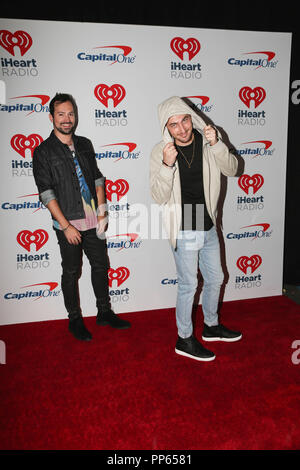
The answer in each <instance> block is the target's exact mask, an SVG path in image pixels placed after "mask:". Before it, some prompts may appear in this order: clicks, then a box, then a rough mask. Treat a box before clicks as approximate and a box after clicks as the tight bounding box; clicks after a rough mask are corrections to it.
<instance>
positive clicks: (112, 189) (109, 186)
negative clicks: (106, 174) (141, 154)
mask: <svg viewBox="0 0 300 470" xmlns="http://www.w3.org/2000/svg"><path fill="white" fill-rule="evenodd" d="M105 189H106V196H107V199H109V201H111V200H112V195H113V194H116V195H117V201H119V200H120V199H121V198H122V197H123V196H125V194H126V193H127V192H128V190H129V184H128V182H127V181H126V180H124V179H118V180H116V181H111V180H106V182H105Z"/></svg>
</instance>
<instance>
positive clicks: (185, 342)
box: [175, 335, 216, 361]
mask: <svg viewBox="0 0 300 470" xmlns="http://www.w3.org/2000/svg"><path fill="white" fill-rule="evenodd" d="M175 352H176V353H177V354H180V355H181V356H186V357H191V358H192V359H195V360H196V361H213V360H214V359H215V357H216V356H215V355H214V353H213V352H211V351H208V349H205V348H204V347H203V346H202V344H200V343H199V341H198V340H197V339H196V338H195V337H194V336H193V335H192V336H190V337H189V338H180V336H178V339H177V343H176V346H175Z"/></svg>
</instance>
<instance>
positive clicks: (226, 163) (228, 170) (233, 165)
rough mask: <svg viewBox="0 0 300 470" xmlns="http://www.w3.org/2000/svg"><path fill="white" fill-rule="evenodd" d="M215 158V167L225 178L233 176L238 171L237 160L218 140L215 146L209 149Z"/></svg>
mask: <svg viewBox="0 0 300 470" xmlns="http://www.w3.org/2000/svg"><path fill="white" fill-rule="evenodd" d="M209 150H210V152H212V153H213V155H214V157H215V162H216V165H217V166H218V167H219V169H220V171H221V173H223V175H225V176H235V175H236V172H237V169H238V160H237V158H236V157H235V156H234V155H233V153H231V152H230V150H229V149H228V147H227V145H226V144H224V142H223V141H222V140H219V141H218V142H217V143H216V144H215V145H212V146H210V147H209Z"/></svg>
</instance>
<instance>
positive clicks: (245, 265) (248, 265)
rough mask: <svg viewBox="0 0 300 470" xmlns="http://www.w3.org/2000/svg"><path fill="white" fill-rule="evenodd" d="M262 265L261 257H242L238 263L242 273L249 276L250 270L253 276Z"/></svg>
mask: <svg viewBox="0 0 300 470" xmlns="http://www.w3.org/2000/svg"><path fill="white" fill-rule="evenodd" d="M261 263H262V259H261V256H259V255H252V256H250V258H249V257H248V256H240V258H239V259H238V260H237V262H236V265H237V267H238V268H239V269H240V270H241V271H243V273H244V274H247V270H248V269H250V271H251V274H252V273H254V271H256V270H257V268H258V267H259V266H260V265H261Z"/></svg>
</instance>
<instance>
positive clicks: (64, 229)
mask: <svg viewBox="0 0 300 470" xmlns="http://www.w3.org/2000/svg"><path fill="white" fill-rule="evenodd" d="M70 225H71V224H70V223H69V224H68V225H67V226H66V227H65V228H63V229H62V231H63V232H65V231H66V230H67V228H69V227H70Z"/></svg>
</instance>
